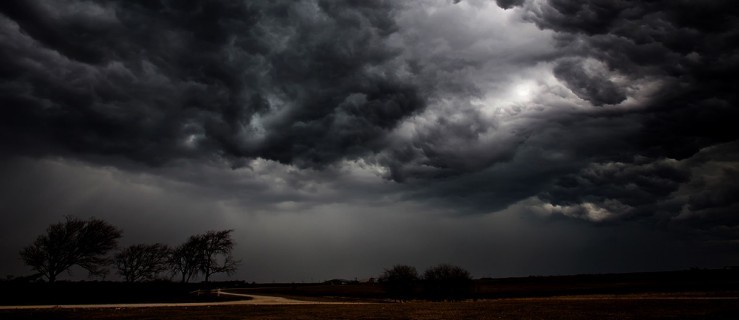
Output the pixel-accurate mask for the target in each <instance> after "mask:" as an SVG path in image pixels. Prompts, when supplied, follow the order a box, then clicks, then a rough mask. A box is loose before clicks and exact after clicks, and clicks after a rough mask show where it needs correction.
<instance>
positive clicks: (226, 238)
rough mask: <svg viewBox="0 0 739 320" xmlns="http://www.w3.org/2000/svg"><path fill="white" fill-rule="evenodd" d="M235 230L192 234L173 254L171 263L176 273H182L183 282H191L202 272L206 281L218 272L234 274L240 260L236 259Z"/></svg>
mask: <svg viewBox="0 0 739 320" xmlns="http://www.w3.org/2000/svg"><path fill="white" fill-rule="evenodd" d="M231 232H233V230H223V231H208V232H206V233H205V234H197V235H193V236H190V238H188V239H187V241H186V242H185V243H184V244H182V245H180V246H179V247H177V248H176V249H175V250H174V253H173V254H172V260H171V265H172V268H173V271H174V273H179V274H180V275H181V281H182V282H189V281H190V280H191V279H194V278H196V277H197V276H198V274H202V275H203V278H204V280H205V282H208V281H210V277H211V276H212V275H214V274H216V273H226V274H229V275H230V274H232V273H233V272H234V271H236V268H237V266H238V263H239V262H238V261H237V260H234V258H233V256H232V254H231V252H232V251H233V247H234V241H233V239H232V238H231Z"/></svg>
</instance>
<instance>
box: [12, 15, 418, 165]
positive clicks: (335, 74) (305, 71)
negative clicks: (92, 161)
mask: <svg viewBox="0 0 739 320" xmlns="http://www.w3.org/2000/svg"><path fill="white" fill-rule="evenodd" d="M2 6H3V8H2V11H3V13H4V16H3V29H2V32H3V43H4V46H3V50H2V54H3V59H4V61H7V64H6V66H7V67H6V68H5V70H4V72H3V73H4V77H3V78H4V79H6V81H4V83H3V86H2V90H3V102H4V104H5V105H7V106H10V107H9V108H7V110H6V111H5V112H6V114H5V116H4V117H3V121H4V123H3V127H4V129H5V130H6V131H8V132H7V134H6V136H7V137H9V139H8V140H11V141H18V140H21V141H26V142H28V143H33V144H34V145H37V143H38V142H41V143H44V142H45V143H47V144H53V145H55V146H61V147H63V148H64V149H68V150H70V151H71V152H79V153H93V154H114V155H120V156H123V157H128V158H131V159H134V160H137V161H142V162H146V163H151V164H164V163H167V162H168V161H171V160H173V159H176V158H182V157H206V158H207V157H212V156H217V157H222V158H226V159H230V160H234V161H238V160H239V159H242V158H256V157H263V158H267V159H273V160H277V161H281V162H284V163H298V164H300V165H303V166H313V165H319V166H320V165H323V164H326V163H330V162H333V161H336V160H338V159H342V158H345V157H352V156H353V155H360V154H363V153H366V152H368V151H371V150H375V149H377V148H379V145H378V143H379V142H378V141H379V140H380V139H381V138H382V137H383V135H384V133H385V132H387V131H388V130H390V129H392V128H393V127H394V126H395V125H396V124H397V123H398V121H400V120H401V119H403V118H405V117H407V116H409V115H410V114H412V113H413V112H414V111H416V110H418V109H421V108H422V107H423V101H422V99H421V98H420V96H419V92H418V90H417V88H416V87H414V86H413V85H412V84H410V83H408V82H407V81H406V79H404V78H403V76H402V75H398V74H397V72H396V71H395V70H396V66H395V65H394V62H393V58H394V57H395V56H397V49H395V48H392V47H391V46H389V45H388V44H387V43H386V41H385V38H386V37H387V36H388V35H389V34H391V33H393V32H394V31H395V29H397V26H396V24H395V21H394V20H393V19H392V16H391V13H392V10H393V7H392V5H391V4H390V2H372V3H362V2H356V3H351V2H346V3H335V2H332V1H321V2H313V1H303V2H290V1H285V2H265V3H259V4H249V3H247V2H242V1H207V2H197V1H196V2H187V3H180V2H177V1H167V2H151V1H139V2H136V1H110V2H102V3H94V2H76V1H71V2H22V3H20V2H12V3H6V4H3V5H2ZM49 73H51V74H49ZM69 128H74V129H69ZM21 148H23V146H19V147H18V148H16V149H21Z"/></svg>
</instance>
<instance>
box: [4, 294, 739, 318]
mask: <svg viewBox="0 0 739 320" xmlns="http://www.w3.org/2000/svg"><path fill="white" fill-rule="evenodd" d="M0 319H739V300H737V299H736V298H728V297H698V296H692V297H679V296H676V297H670V296H656V297H655V296H638V295H630V296H577V297H547V298H508V299H494V300H480V301H463V302H408V303H374V304H343V305H249V306H244V305H241V306H212V307H177V308H169V307H162V308H119V309H94V308H93V309H45V310H5V311H0Z"/></svg>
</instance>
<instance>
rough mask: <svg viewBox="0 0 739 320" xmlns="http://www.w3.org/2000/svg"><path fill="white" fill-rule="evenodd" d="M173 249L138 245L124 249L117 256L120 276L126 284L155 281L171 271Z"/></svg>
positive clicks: (154, 245)
mask: <svg viewBox="0 0 739 320" xmlns="http://www.w3.org/2000/svg"><path fill="white" fill-rule="evenodd" d="M171 253H172V249H170V248H169V247H168V246H166V245H163V244H160V243H157V244H137V245H132V246H130V247H128V248H125V249H123V250H122V251H121V252H119V253H118V254H116V255H115V264H116V267H117V268H118V274H120V275H121V276H123V278H124V279H125V280H126V282H136V281H145V280H154V279H156V278H157V276H159V274H160V273H162V272H164V271H167V270H168V269H169V262H170V255H171Z"/></svg>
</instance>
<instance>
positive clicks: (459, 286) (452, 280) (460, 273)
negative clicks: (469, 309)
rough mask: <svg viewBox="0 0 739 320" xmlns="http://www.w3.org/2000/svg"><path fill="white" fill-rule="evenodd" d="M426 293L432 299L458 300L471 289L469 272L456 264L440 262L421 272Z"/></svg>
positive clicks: (465, 295) (464, 296)
mask: <svg viewBox="0 0 739 320" xmlns="http://www.w3.org/2000/svg"><path fill="white" fill-rule="evenodd" d="M423 280H424V288H425V290H426V294H427V295H428V296H429V297H430V298H432V299H434V300H460V299H465V298H467V297H468V296H469V295H470V293H471V291H472V278H471V277H470V273H469V272H468V271H467V270H465V269H462V268H460V267H457V266H453V265H449V264H440V265H438V266H434V267H431V268H429V269H428V270H426V271H425V272H424V273H423Z"/></svg>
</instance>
